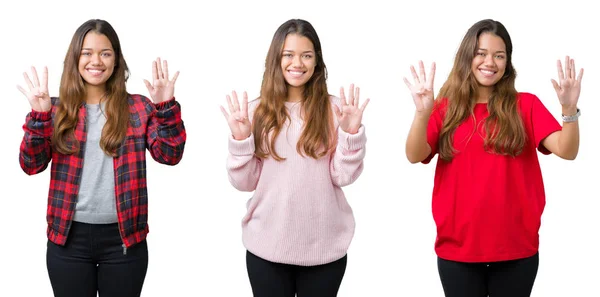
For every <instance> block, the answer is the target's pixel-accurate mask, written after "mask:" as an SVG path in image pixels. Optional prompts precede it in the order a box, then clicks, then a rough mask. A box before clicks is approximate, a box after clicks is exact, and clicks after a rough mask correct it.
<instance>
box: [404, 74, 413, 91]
mask: <svg viewBox="0 0 600 297" xmlns="http://www.w3.org/2000/svg"><path fill="white" fill-rule="evenodd" d="M403 79H404V83H405V84H406V86H407V87H408V88H409V89H410V90H412V84H411V83H410V82H409V81H408V79H407V78H406V77H403Z"/></svg>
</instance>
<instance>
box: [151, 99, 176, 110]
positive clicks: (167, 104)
mask: <svg viewBox="0 0 600 297" xmlns="http://www.w3.org/2000/svg"><path fill="white" fill-rule="evenodd" d="M153 104H154V107H155V108H156V110H158V111H162V110H166V109H169V108H171V107H172V106H173V105H175V97H174V96H173V97H172V98H171V99H169V100H167V101H163V102H160V103H153Z"/></svg>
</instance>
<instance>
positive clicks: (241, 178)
mask: <svg viewBox="0 0 600 297" xmlns="http://www.w3.org/2000/svg"><path fill="white" fill-rule="evenodd" d="M254 149H255V147H254V135H253V134H250V136H249V137H248V138H246V139H244V140H235V139H234V138H233V137H232V136H230V137H229V155H228V156H227V164H226V168H227V174H228V176H229V182H230V183H231V185H232V186H233V187H235V188H236V189H238V190H240V191H244V192H251V191H254V190H256V185H257V184H258V180H259V178H260V173H261V171H262V160H261V159H259V158H257V157H256V156H255V155H254Z"/></svg>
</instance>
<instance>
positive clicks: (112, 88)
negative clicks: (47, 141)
mask: <svg viewBox="0 0 600 297" xmlns="http://www.w3.org/2000/svg"><path fill="white" fill-rule="evenodd" d="M89 32H95V33H98V34H103V35H105V36H106V37H107V38H108V40H109V41H110V43H111V44H112V47H113V50H114V54H115V66H114V67H115V68H114V70H113V73H112V75H111V77H110V78H109V79H108V81H107V82H106V95H105V98H106V99H105V100H106V117H107V119H106V124H105V125H104V128H103V129H102V137H101V139H100V147H101V148H102V150H103V151H104V152H105V153H106V154H108V155H115V153H116V150H117V148H118V147H119V146H120V145H121V143H122V142H123V139H124V138H125V134H126V133H127V127H128V124H129V104H128V102H127V97H128V94H127V91H126V89H125V83H126V81H127V78H129V68H128V67H127V63H125V59H124V58H123V53H122V52H121V44H120V42H119V37H118V36H117V33H116V32H115V30H114V29H113V27H112V26H111V25H110V24H109V23H108V22H106V21H104V20H89V21H87V22H85V23H83V24H82V25H81V26H80V27H79V28H78V29H77V31H75V34H73V38H72V39H71V44H70V45H69V50H68V51H67V54H66V56H65V61H64V69H63V73H62V77H61V79H60V90H59V98H60V100H59V101H60V103H59V105H58V107H57V109H56V115H55V118H54V132H53V134H52V144H53V147H54V149H55V150H56V151H58V152H59V153H61V154H73V153H75V152H77V151H78V150H79V143H78V142H77V141H76V139H75V127H76V126H77V122H78V121H79V109H80V107H81V106H82V104H85V102H84V100H85V95H86V88H85V82H84V81H83V78H82V77H81V74H79V67H78V65H79V57H80V56H81V48H82V46H83V40H84V38H85V36H86V35H87V34H88V33H89Z"/></svg>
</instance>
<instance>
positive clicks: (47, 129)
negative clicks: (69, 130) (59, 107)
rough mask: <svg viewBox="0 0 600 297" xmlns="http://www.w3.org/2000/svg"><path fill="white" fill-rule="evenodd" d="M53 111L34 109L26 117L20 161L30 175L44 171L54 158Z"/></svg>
mask: <svg viewBox="0 0 600 297" xmlns="http://www.w3.org/2000/svg"><path fill="white" fill-rule="evenodd" d="M53 129H54V127H53V126H52V111H46V112H37V111H34V110H32V111H31V112H30V113H29V114H27V117H26V118H25V124H24V125H23V130H24V131H25V135H24V136H23V140H22V141H21V147H20V151H19V163H20V164H21V168H22V169H23V171H24V172H25V173H26V174H28V175H33V174H37V173H40V172H42V171H44V170H45V169H46V168H47V167H48V163H50V160H51V159H52V147H51V145H50V138H51V137H52V131H53Z"/></svg>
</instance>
